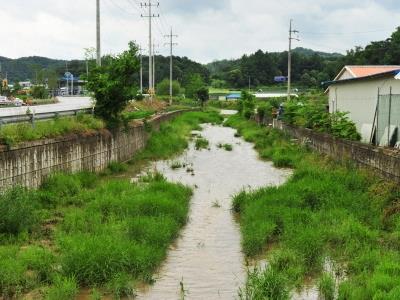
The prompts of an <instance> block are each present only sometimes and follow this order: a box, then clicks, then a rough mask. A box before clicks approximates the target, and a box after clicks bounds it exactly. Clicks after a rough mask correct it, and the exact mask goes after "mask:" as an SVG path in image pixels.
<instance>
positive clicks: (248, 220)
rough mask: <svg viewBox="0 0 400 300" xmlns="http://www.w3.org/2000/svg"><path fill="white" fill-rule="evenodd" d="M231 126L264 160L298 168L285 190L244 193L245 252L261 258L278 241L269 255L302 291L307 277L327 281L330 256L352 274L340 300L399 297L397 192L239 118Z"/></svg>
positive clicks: (238, 207) (324, 284)
mask: <svg viewBox="0 0 400 300" xmlns="http://www.w3.org/2000/svg"><path fill="white" fill-rule="evenodd" d="M227 125H230V126H232V127H235V128H237V129H238V130H239V132H240V134H241V135H242V136H243V137H244V138H245V139H246V140H248V141H250V142H253V143H254V144H255V148H256V149H257V150H258V152H259V153H260V157H261V158H263V159H270V160H272V161H273V162H274V164H275V165H277V166H278V167H281V166H285V167H287V166H290V167H293V168H294V169H295V170H294V174H293V176H292V177H291V178H290V179H289V180H288V182H287V183H286V184H284V185H283V186H280V187H267V188H263V189H260V190H258V191H255V192H242V193H240V194H238V195H236V197H235V198H234V202H233V209H234V210H235V211H236V212H237V213H239V216H240V225H241V232H242V236H243V237H242V244H243V251H244V252H245V254H246V255H248V256H255V255H258V254H260V253H263V252H264V249H266V246H267V245H268V244H273V245H274V247H275V248H277V249H278V250H279V251H274V252H272V253H268V259H269V260H270V261H272V262H273V264H275V267H274V268H273V269H274V270H275V271H277V272H278V273H279V274H280V275H282V276H283V277H285V278H287V279H288V281H287V286H288V287H294V286H299V285H300V286H301V285H302V283H303V281H304V280H305V278H307V277H309V276H312V277H320V276H322V274H323V271H324V261H325V259H326V257H329V258H330V259H332V260H333V261H335V262H336V267H337V268H338V269H340V268H345V269H346V271H347V272H348V279H347V280H346V281H345V282H344V283H342V284H341V286H340V288H339V298H340V299H373V298H374V299H375V298H377V299H378V298H379V299H391V298H390V297H392V295H397V294H396V293H398V289H399V286H400V284H399V282H400V271H399V270H400V254H399V252H398V251H399V249H400V247H399V246H400V234H399V229H400V215H399V213H398V212H399V209H397V208H398V201H399V199H400V190H399V187H398V186H396V185H395V184H391V183H388V182H385V181H383V180H381V179H379V178H377V177H376V176H374V175H373V174H371V173H369V172H367V171H365V170H359V169H356V168H355V167H353V166H352V164H351V163H348V162H338V161H333V160H330V159H328V158H325V157H322V156H319V155H317V154H313V153H310V152H309V151H307V150H306V149H303V148H301V147H300V146H298V145H295V144H293V143H291V141H290V139H289V138H287V137H286V136H284V135H283V134H282V133H280V132H277V131H275V130H273V129H269V128H262V127H259V126H258V125H257V124H255V123H253V122H250V121H246V120H244V119H243V118H241V117H237V116H233V117H231V118H230V119H229V120H228V122H227ZM283 158H284V159H283ZM345 266H346V267H345ZM260 276H261V275H260ZM320 282H321V286H320V287H321V288H323V291H324V292H323V293H322V294H323V296H324V297H325V298H327V299H329V298H330V294H331V292H330V289H331V287H330V285H331V283H329V282H328V280H327V279H326V278H324V277H323V278H322V280H321V281H320ZM328 283H329V284H328Z"/></svg>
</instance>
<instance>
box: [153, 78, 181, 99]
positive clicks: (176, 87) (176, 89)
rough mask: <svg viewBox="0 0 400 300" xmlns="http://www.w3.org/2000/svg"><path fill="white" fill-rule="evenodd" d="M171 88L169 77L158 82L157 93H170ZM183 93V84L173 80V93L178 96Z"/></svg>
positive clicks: (162, 94)
mask: <svg viewBox="0 0 400 300" xmlns="http://www.w3.org/2000/svg"><path fill="white" fill-rule="evenodd" d="M169 89H170V82H169V79H167V78H166V79H164V80H163V81H161V82H160V83H159V84H157V94H158V95H161V96H167V95H169V92H170V91H169ZM181 93H182V88H181V84H180V83H179V81H176V80H173V81H172V95H173V96H178V95H180V94H181Z"/></svg>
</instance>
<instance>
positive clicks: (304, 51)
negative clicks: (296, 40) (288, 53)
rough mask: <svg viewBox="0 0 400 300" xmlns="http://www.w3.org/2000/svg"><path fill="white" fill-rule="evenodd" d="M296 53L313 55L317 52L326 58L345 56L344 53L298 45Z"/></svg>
mask: <svg viewBox="0 0 400 300" xmlns="http://www.w3.org/2000/svg"><path fill="white" fill-rule="evenodd" d="M293 52H294V53H298V54H301V55H304V56H313V55H315V54H318V55H319V56H321V57H324V58H339V57H343V56H344V55H343V54H340V53H336V52H334V53H328V52H321V51H314V50H312V49H308V48H302V47H297V48H295V49H294V50H293Z"/></svg>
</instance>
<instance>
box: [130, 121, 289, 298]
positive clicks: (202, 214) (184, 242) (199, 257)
mask: <svg viewBox="0 0 400 300" xmlns="http://www.w3.org/2000/svg"><path fill="white" fill-rule="evenodd" d="M199 134H201V136H202V137H203V138H205V139H207V140H208V141H209V142H210V146H209V149H208V150H207V149H204V150H201V151H198V150H195V149H194V146H193V143H191V146H190V148H189V149H188V150H187V151H186V153H185V154H183V155H182V156H181V157H179V158H177V159H175V160H174V161H179V162H181V163H182V164H186V167H184V168H181V169H176V170H173V169H172V168H171V164H172V162H171V161H163V162H157V163H155V165H154V166H153V168H155V169H157V171H158V172H160V173H162V174H164V176H165V177H166V178H167V179H168V180H170V181H173V182H180V183H183V184H185V185H189V186H192V187H194V195H193V198H192V200H191V209H190V213H189V221H188V224H187V226H186V227H185V228H184V229H183V230H182V232H181V235H180V237H179V238H178V240H177V241H176V243H175V244H174V245H173V246H171V247H170V250H169V254H168V258H167V260H166V262H165V263H164V265H163V266H162V267H161V269H160V271H159V272H158V274H156V275H155V279H156V282H155V283H154V285H152V286H148V287H144V288H143V289H142V290H141V291H139V295H138V298H139V299H155V300H164V299H166V300H169V299H171V300H175V299H229V300H231V299H235V298H236V297H237V292H238V288H239V287H240V286H242V285H243V283H244V282H245V280H246V267H245V262H244V257H243V254H242V252H241V246H240V231H239V225H238V224H237V222H236V221H235V219H234V215H233V214H232V212H231V205H232V196H233V195H234V194H236V193H238V192H240V191H241V190H243V189H250V188H251V189H256V188H259V187H264V186H268V185H279V184H282V183H283V182H284V181H285V180H286V178H287V177H288V175H289V174H290V171H287V170H279V169H276V168H274V167H273V166H272V163H269V162H263V161H260V160H259V159H258V155H257V153H256V151H255V150H254V149H253V145H252V144H249V143H247V142H245V141H243V140H242V139H241V138H236V137H235V136H234V134H235V130H233V129H231V128H226V127H221V126H213V125H204V126H203V131H201V132H200V133H199ZM218 144H231V145H232V146H233V151H226V150H224V149H223V148H219V147H218Z"/></svg>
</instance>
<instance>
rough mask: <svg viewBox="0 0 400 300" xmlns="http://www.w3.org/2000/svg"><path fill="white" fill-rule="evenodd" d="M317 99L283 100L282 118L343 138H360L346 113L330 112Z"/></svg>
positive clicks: (354, 139)
mask: <svg viewBox="0 0 400 300" xmlns="http://www.w3.org/2000/svg"><path fill="white" fill-rule="evenodd" d="M302 100H303V101H302ZM318 100H319V99H318ZM318 100H317V101H310V100H306V99H300V101H299V100H297V99H296V100H292V101H289V102H285V105H284V114H283V120H284V121H285V122H286V123H288V124H292V125H296V126H300V127H304V128H309V129H313V130H315V131H318V132H324V133H329V134H332V135H333V136H336V137H339V138H343V139H348V140H353V141H359V140H360V139H361V135H360V134H359V133H358V132H357V128H356V125H355V123H354V122H352V121H351V120H350V119H349V118H348V117H347V114H346V113H343V112H336V113H334V114H330V113H329V112H328V111H327V109H326V102H325V101H324V100H322V101H321V100H319V101H318Z"/></svg>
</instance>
